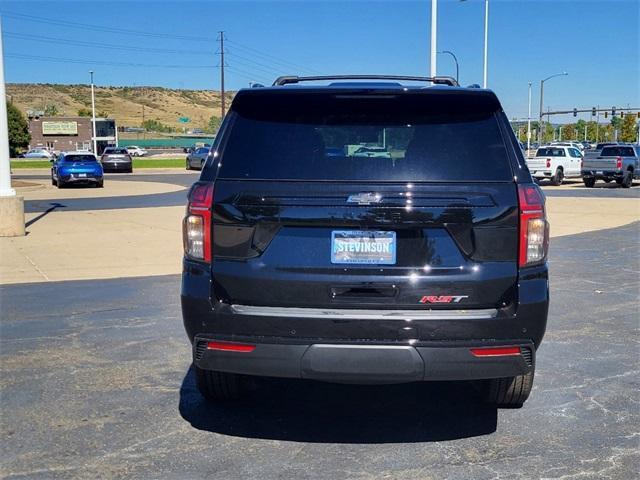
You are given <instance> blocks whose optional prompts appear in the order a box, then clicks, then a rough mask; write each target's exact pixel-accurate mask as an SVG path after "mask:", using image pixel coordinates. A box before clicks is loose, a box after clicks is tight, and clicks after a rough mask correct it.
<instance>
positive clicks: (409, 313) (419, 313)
mask: <svg viewBox="0 0 640 480" xmlns="http://www.w3.org/2000/svg"><path fill="white" fill-rule="evenodd" d="M231 311H232V312H233V313H235V314H237V315H252V316H258V317H295V318H325V319H327V318H335V319H339V320H446V319H460V320H484V319H490V318H495V317H496V316H497V314H498V310H496V309H495V308H485V309H476V310H463V309H457V310H364V309H347V308H297V307H256V306H252V305H231Z"/></svg>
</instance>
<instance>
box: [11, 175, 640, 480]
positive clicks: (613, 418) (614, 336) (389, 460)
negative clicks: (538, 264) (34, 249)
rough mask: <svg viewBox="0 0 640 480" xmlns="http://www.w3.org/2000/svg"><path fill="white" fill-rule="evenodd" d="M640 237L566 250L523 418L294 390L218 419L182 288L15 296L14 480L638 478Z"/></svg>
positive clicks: (448, 390) (378, 392)
mask: <svg viewBox="0 0 640 480" xmlns="http://www.w3.org/2000/svg"><path fill="white" fill-rule="evenodd" d="M191 178H192V176H191V175H189V176H184V179H182V178H181V179H180V180H176V181H186V180H187V179H189V180H190V179H191ZM122 181H126V180H122ZM637 189H638V188H637V187H636V188H634V189H632V190H631V191H635V190H637ZM547 191H548V190H547ZM593 192H594V193H593V195H602V194H605V195H608V194H609V192H608V190H607V191H605V190H603V192H604V193H599V191H598V193H596V190H594V191H593ZM178 193H180V192H178ZM589 194H590V195H591V193H589ZM129 199H131V197H129ZM162 201H167V199H166V198H165V199H163V200H162ZM639 228H640V224H638V223H634V224H631V225H627V226H624V227H619V228H616V229H611V230H600V231H596V232H589V233H583V234H578V235H568V236H564V237H560V238H554V239H553V240H552V244H551V255H550V269H551V295H552V300H551V312H550V317H549V326H548V331H547V335H546V338H545V341H544V342H543V345H542V347H541V349H540V351H539V352H538V365H537V374H536V381H535V387H534V391H533V393H532V396H531V398H530V400H529V401H528V402H527V403H526V404H525V406H524V407H523V408H521V409H513V410H500V411H497V410H496V409H495V408H489V407H487V406H484V405H482V404H480V403H479V402H478V398H477V395H476V393H475V391H474V390H473V389H472V388H470V387H469V386H468V385H466V384H460V383H453V384H442V383H425V384H417V385H415V384H411V385H395V386H345V385H330V384H322V383H314V382H305V381H280V380H262V381H258V382H255V384H254V389H253V392H252V396H251V397H250V398H249V399H247V400H244V401H242V402H239V403H235V404H225V405H217V406H212V405H208V404H206V403H205V402H204V401H203V399H202V397H201V396H200V395H199V394H198V393H197V391H196V389H195V386H194V379H193V374H192V371H191V370H190V347H189V345H188V342H187V339H186V336H185V334H184V332H183V329H182V325H181V315H180V306H179V289H180V278H179V276H178V275H167V276H157V277H142V278H127V279H123V278H119V279H111V280H86V281H73V282H52V283H29V284H22V285H8V286H1V287H0V303H1V305H2V322H1V323H0V360H1V362H0V365H1V367H2V375H1V376H0V385H1V393H2V416H1V417H0V433H1V435H2V443H1V446H0V457H1V459H0V476H2V477H4V478H10V479H17V478H47V479H48V478H91V477H94V478H176V479H177V478H179V479H189V478H213V479H223V478H224V479H229V478H232V479H233V478H260V479H263V480H268V479H281V478H296V479H306V478H308V479H337V478H356V479H369V478H393V479H404V478H406V479H417V478H419V479H473V480H483V479H487V480H488V479H499V478H510V479H530V478H549V479H572V478H576V479H587V480H589V479H593V480H600V479H603V478H610V479H621V480H622V479H625V480H627V479H631V478H634V477H635V476H636V474H637V472H639V471H640V454H639V451H640V448H639V447H640V433H639V432H640V407H639V406H640V395H639V393H638V392H639V391H640V388H639V387H640V385H639V378H640V376H639V374H640V371H639V354H640V338H639V335H638V326H639V325H638V319H639V318H640V312H639V311H638V302H637V299H638V292H639V291H640V280H639V279H640V276H639V271H640V265H639V263H638V255H637V253H638V238H639V235H638V232H639Z"/></svg>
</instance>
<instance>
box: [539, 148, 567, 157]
mask: <svg viewBox="0 0 640 480" xmlns="http://www.w3.org/2000/svg"><path fill="white" fill-rule="evenodd" d="M536 157H564V148H539V149H538V151H537V152H536Z"/></svg>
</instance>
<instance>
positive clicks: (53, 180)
mask: <svg viewBox="0 0 640 480" xmlns="http://www.w3.org/2000/svg"><path fill="white" fill-rule="evenodd" d="M51 185H53V186H54V187H55V186H56V185H58V182H56V181H55V179H54V178H53V177H51Z"/></svg>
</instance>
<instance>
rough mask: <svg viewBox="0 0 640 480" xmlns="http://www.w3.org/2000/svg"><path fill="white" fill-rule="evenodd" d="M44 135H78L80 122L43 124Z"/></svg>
mask: <svg viewBox="0 0 640 480" xmlns="http://www.w3.org/2000/svg"><path fill="white" fill-rule="evenodd" d="M42 134H43V135H77V134H78V122H42Z"/></svg>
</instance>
